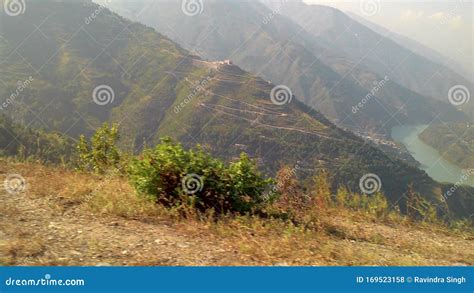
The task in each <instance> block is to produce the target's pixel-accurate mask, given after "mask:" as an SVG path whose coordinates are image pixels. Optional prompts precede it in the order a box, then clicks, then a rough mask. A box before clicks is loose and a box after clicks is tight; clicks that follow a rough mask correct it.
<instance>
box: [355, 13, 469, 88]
mask: <svg viewBox="0 0 474 293" xmlns="http://www.w3.org/2000/svg"><path fill="white" fill-rule="evenodd" d="M346 13H347V14H348V15H349V16H350V17H352V18H353V19H354V20H356V21H358V22H360V23H361V24H363V25H365V26H366V27H368V28H369V29H371V30H373V31H374V32H376V33H377V34H379V35H382V36H384V37H387V38H390V39H391V40H393V41H394V42H396V43H397V44H398V45H400V46H403V47H405V48H406V49H408V50H410V51H412V52H414V53H416V54H417V55H419V56H423V57H425V58H426V59H428V60H430V61H432V62H434V63H437V64H441V65H444V66H446V67H447V68H449V69H450V70H452V71H454V72H456V73H458V74H459V75H461V76H462V77H464V78H465V79H467V80H470V81H471V83H472V82H473V81H474V76H473V71H472V70H473V68H470V67H469V65H467V64H466V65H465V64H460V63H458V62H457V61H455V60H453V59H451V58H449V57H447V56H444V55H443V54H441V53H439V52H438V51H436V50H434V49H431V48H429V47H427V46H425V45H423V44H421V43H419V42H418V41H416V40H413V39H411V38H409V37H406V36H403V35H400V34H397V33H395V32H393V31H390V30H388V29H386V28H384V27H382V26H380V25H378V24H375V23H373V22H371V21H369V20H368V19H366V18H363V17H361V16H359V15H357V14H354V13H350V12H346Z"/></svg>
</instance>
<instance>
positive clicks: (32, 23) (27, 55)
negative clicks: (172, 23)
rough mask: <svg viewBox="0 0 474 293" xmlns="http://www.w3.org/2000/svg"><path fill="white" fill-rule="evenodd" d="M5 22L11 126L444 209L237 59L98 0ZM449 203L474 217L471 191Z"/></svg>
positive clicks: (405, 168) (414, 172) (49, 6)
mask: <svg viewBox="0 0 474 293" xmlns="http://www.w3.org/2000/svg"><path fill="white" fill-rule="evenodd" d="M2 25H3V26H2V29H1V30H0V32H1V43H0V44H1V45H0V46H1V50H0V60H1V66H0V72H1V74H0V76H1V79H2V82H1V83H0V97H2V100H1V101H0V102H1V105H2V112H4V113H5V114H7V115H8V116H9V117H10V118H11V119H12V120H13V121H14V122H15V123H20V124H25V125H28V126H29V127H33V128H44V129H46V130H48V131H59V132H61V133H62V134H63V135H67V136H70V137H72V138H75V137H77V136H78V135H79V134H82V133H85V134H87V135H90V134H91V133H92V132H93V131H94V129H95V128H97V127H98V126H99V125H101V124H102V123H103V122H118V123H119V124H120V128H121V133H122V137H121V141H120V143H121V145H122V147H124V148H128V149H135V150H138V149H140V148H141V147H142V146H143V143H146V144H147V145H153V144H155V143H157V142H158V141H159V140H160V137H163V136H171V137H173V138H175V139H177V140H179V141H181V142H182V143H183V144H185V145H186V146H191V145H195V144H201V145H203V146H205V147H207V148H208V149H210V151H211V152H212V153H213V154H215V155H217V156H219V157H222V158H224V159H226V160H231V159H232V158H234V157H236V156H238V155H239V154H240V152H241V151H242V150H244V151H246V152H247V153H249V154H250V155H251V156H252V157H254V158H257V159H258V162H259V166H261V168H262V170H264V171H266V173H268V174H275V172H276V171H277V170H278V169H279V168H280V167H281V166H282V165H284V164H286V165H290V166H295V169H297V170H298V172H300V173H302V176H304V177H306V178H308V177H310V176H311V175H313V174H314V173H315V172H316V171H317V170H320V169H321V168H325V169H328V170H329V171H330V173H331V174H332V178H331V179H332V183H333V184H334V186H336V185H346V186H348V187H349V188H351V189H352V190H359V180H360V178H361V177H362V176H363V175H365V174H367V173H375V174H377V175H378V176H379V177H380V179H381V182H383V184H382V190H383V191H384V192H385V193H386V195H387V197H388V198H389V200H390V201H391V202H392V203H394V204H398V203H399V204H401V205H402V206H403V205H404V202H405V200H404V197H403V194H404V192H405V191H406V190H407V186H408V185H409V184H410V183H412V182H413V183H416V184H415V185H414V188H415V189H416V190H417V191H419V192H420V193H422V194H423V195H424V196H425V197H427V198H429V199H430V200H432V201H433V202H435V203H437V204H439V205H440V206H442V205H443V204H442V201H441V199H442V192H443V190H444V189H446V188H449V186H445V185H440V184H438V183H436V182H435V181H433V180H432V179H431V178H430V177H428V176H427V175H426V173H425V172H423V171H420V170H418V169H417V168H416V167H415V166H412V165H408V164H406V163H404V162H402V161H399V160H397V159H394V158H391V157H390V156H388V155H386V154H384V153H383V152H381V151H379V150H378V149H376V148H375V147H373V146H372V145H370V144H367V143H366V142H365V141H363V140H362V139H361V138H359V137H357V136H355V135H353V134H351V133H349V132H346V131H344V130H342V129H340V128H338V127H337V126H335V125H334V124H332V123H331V122H330V121H329V120H327V119H326V118H325V117H324V116H323V115H321V114H320V113H319V112H318V111H316V110H314V109H311V108H309V107H308V106H305V105H304V104H303V103H301V102H299V101H298V100H297V99H296V98H294V97H293V96H292V95H290V94H289V93H288V92H285V89H284V88H278V87H276V86H275V85H274V84H272V83H270V82H268V81H265V80H263V79H261V78H259V77H257V76H255V75H252V74H250V73H248V72H246V71H244V70H242V69H241V68H239V67H238V66H236V65H233V64H231V63H230V62H211V61H205V60H202V59H200V58H199V57H197V56H194V55H192V54H190V53H189V52H188V51H186V50H185V49H183V48H181V47H180V46H178V45H177V44H175V43H173V42H172V41H171V40H169V39H168V38H166V37H164V36H163V35H160V34H159V33H157V32H156V31H155V30H153V29H151V28H148V27H146V26H144V25H141V24H138V23H133V22H130V21H128V20H126V19H125V18H122V17H120V16H118V15H117V14H115V13H112V12H111V11H109V10H108V9H106V8H103V7H100V6H98V5H96V4H93V3H92V2H90V1H73V2H69V1H51V2H31V3H30V2H29V3H28V8H27V9H26V11H24V14H20V15H18V16H5V15H2ZM276 89H277V90H278V91H275V90H276ZM461 192H464V191H463V189H459V191H457V193H456V194H460V193H461ZM466 194H467V193H466ZM461 198H463V199H464V198H466V202H467V203H468V204H459V202H458V200H459V199H461ZM451 199H452V200H453V201H454V202H453V204H450V206H449V207H450V209H451V211H452V214H453V215H457V216H462V215H464V216H465V215H470V213H472V210H473V209H472V206H471V205H470V202H471V199H470V198H469V197H466V196H465V195H464V193H463V194H460V195H459V196H453V197H451Z"/></svg>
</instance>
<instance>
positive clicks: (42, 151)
mask: <svg viewBox="0 0 474 293" xmlns="http://www.w3.org/2000/svg"><path fill="white" fill-rule="evenodd" d="M72 145H73V140H72V139H70V138H68V137H65V136H63V135H61V134H59V133H51V132H45V131H42V130H36V129H31V128H28V127H25V126H24V125H20V124H17V123H15V122H13V121H12V120H11V119H10V118H9V117H7V116H5V115H1V114H0V156H15V157H19V158H22V159H29V158H34V159H35V160H40V161H42V162H46V163H61V162H64V161H65V160H66V159H68V158H69V157H70V155H71V154H72Z"/></svg>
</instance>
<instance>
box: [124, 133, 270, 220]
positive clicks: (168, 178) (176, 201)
mask: <svg viewBox="0 0 474 293" xmlns="http://www.w3.org/2000/svg"><path fill="white" fill-rule="evenodd" d="M128 173H129V177H130V180H131V182H132V184H133V185H134V186H135V188H136V189H137V190H138V191H139V192H140V193H141V194H145V195H151V196H153V197H155V198H156V200H157V202H159V203H160V204H163V205H165V206H168V207H175V206H180V205H183V204H192V205H193V206H194V207H195V208H196V209H197V210H199V211H201V212H204V211H207V210H211V209H213V210H214V211H215V212H216V213H217V214H222V213H227V212H235V213H240V214H245V213H251V212H255V211H257V210H259V209H260V208H261V206H262V204H263V203H264V202H265V199H264V198H265V197H264V196H263V192H264V191H265V190H266V189H267V187H269V185H270V184H271V183H272V182H273V181H272V180H271V179H266V178H264V177H263V176H262V175H261V174H260V172H259V171H258V170H257V167H256V164H255V163H254V162H253V161H252V160H250V159H249V157H248V156H247V155H246V154H242V155H241V156H240V158H239V159H238V160H237V161H235V162H232V163H230V164H224V163H223V162H222V161H220V160H219V159H216V158H214V157H212V156H211V155H210V154H209V153H207V152H205V151H204V150H203V149H202V147H200V146H197V147H196V148H195V149H191V150H185V149H184V148H183V146H182V145H181V144H179V143H175V142H173V141H172V140H171V139H169V138H165V139H162V142H161V143H160V144H159V145H157V146H156V147H155V148H154V149H147V150H144V151H143V153H142V154H141V156H140V157H139V158H137V159H135V160H133V161H132V162H131V164H130V166H129V171H128Z"/></svg>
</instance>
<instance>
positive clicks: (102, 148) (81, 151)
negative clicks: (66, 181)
mask: <svg viewBox="0 0 474 293" xmlns="http://www.w3.org/2000/svg"><path fill="white" fill-rule="evenodd" d="M118 139H119V131H118V125H116V124H113V125H112V126H111V127H109V125H108V124H107V123H104V124H103V125H102V127H101V128H99V129H97V131H96V133H95V134H94V135H93V136H92V138H91V140H90V141H88V140H87V139H86V138H85V137H84V136H83V135H81V137H80V138H79V142H78V144H77V145H76V153H77V159H76V161H77V169H78V170H81V171H94V172H95V173H98V174H103V173H105V172H106V171H107V170H109V169H111V168H119V169H120V168H121V167H120V152H119V149H118V148H117V145H116V144H117V140H118Z"/></svg>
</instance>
